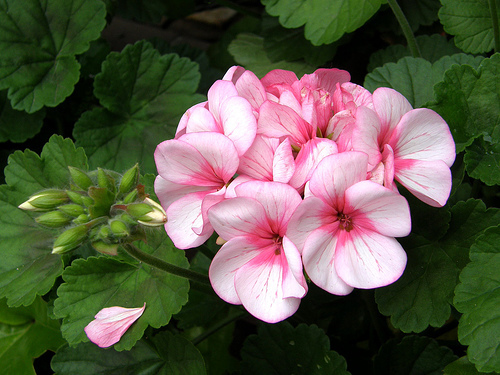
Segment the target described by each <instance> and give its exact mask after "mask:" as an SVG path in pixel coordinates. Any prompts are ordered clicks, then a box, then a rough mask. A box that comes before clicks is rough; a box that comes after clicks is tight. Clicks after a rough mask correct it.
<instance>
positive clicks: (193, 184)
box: [155, 132, 239, 249]
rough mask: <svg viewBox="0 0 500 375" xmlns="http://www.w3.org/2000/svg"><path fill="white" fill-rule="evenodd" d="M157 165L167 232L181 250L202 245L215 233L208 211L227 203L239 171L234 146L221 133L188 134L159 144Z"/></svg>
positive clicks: (157, 183)
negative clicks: (214, 206)
mask: <svg viewBox="0 0 500 375" xmlns="http://www.w3.org/2000/svg"><path fill="white" fill-rule="evenodd" d="M155 162H156V167H157V169H158V176H157V178H156V180H155V192H156V195H157V196H158V199H159V200H160V203H161V205H162V206H163V208H165V211H166V213H167V220H168V221H167V223H166V224H165V230H166V231H167V233H168V235H169V236H170V238H171V239H172V241H173V242H174V244H175V246H176V247H177V248H179V249H188V248H191V247H196V246H199V245H201V244H202V243H204V242H205V241H206V240H207V239H208V238H209V237H210V235H211V234H212V233H213V228H212V226H211V225H210V222H209V221H208V218H207V212H208V209H209V208H210V207H211V206H213V205H214V204H216V203H218V202H220V201H222V200H224V195H225V192H226V184H228V183H229V182H230V180H231V179H232V178H233V176H234V174H235V173H236V171H237V169H238V165H239V157H238V152H237V150H236V147H235V146H234V143H233V142H232V141H231V140H230V139H229V138H228V137H226V136H225V135H223V134H220V133H213V132H200V133H189V134H185V135H183V136H181V137H180V138H179V139H172V140H168V141H165V142H162V143H160V144H159V145H158V147H157V148H156V151H155Z"/></svg>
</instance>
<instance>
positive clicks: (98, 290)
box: [54, 230, 189, 350]
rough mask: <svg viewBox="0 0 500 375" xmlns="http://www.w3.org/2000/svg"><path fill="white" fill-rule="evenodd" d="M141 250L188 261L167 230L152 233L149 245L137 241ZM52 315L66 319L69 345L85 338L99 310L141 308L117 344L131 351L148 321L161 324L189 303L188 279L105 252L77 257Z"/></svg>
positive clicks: (170, 260)
mask: <svg viewBox="0 0 500 375" xmlns="http://www.w3.org/2000/svg"><path fill="white" fill-rule="evenodd" d="M138 247H139V248H141V250H142V251H145V252H147V253H149V254H152V255H154V256H156V257H158V258H160V259H163V260H164V261H166V262H168V263H171V264H174V265H176V266H179V267H184V268H187V267H188V266H189V263H188V261H187V259H186V257H185V255H184V251H182V250H178V249H176V248H174V246H173V245H172V242H171V241H170V239H169V238H168V237H167V235H166V233H164V231H163V230H161V231H160V230H156V231H154V232H152V233H150V234H149V235H148V245H146V244H144V243H139V244H138ZM63 279H64V281H65V282H64V283H63V284H62V285H61V286H60V287H59V289H58V291H57V294H58V296H59V298H57V299H56V301H55V303H54V314H55V315H56V316H57V317H59V318H64V320H63V324H62V326H61V331H62V333H63V336H64V337H65V338H66V340H67V341H68V342H69V343H70V345H74V344H77V343H79V342H82V341H86V340H87V337H86V336H85V333H84V330H83V329H84V328H85V326H86V325H87V324H88V323H90V322H91V321H92V320H93V319H94V316H95V315H96V314H97V312H99V311H100V310H101V309H103V308H105V307H112V306H122V307H141V306H142V305H143V304H144V302H146V309H145V310H144V313H143V314H142V316H141V317H140V318H139V319H138V320H137V321H136V322H135V323H134V324H133V325H132V326H131V327H130V328H129V330H128V331H127V332H126V333H125V334H124V335H123V337H122V338H121V340H120V341H119V342H118V343H117V344H116V345H115V349H117V350H124V349H125V350H129V349H130V348H132V347H133V346H134V344H135V343H136V342H137V340H139V339H140V338H141V337H142V335H143V333H144V330H145V329H146V328H147V327H148V325H150V326H152V327H154V328H160V327H162V326H164V325H166V324H167V323H168V322H169V321H170V318H171V316H172V315H173V314H176V313H178V312H179V311H180V309H181V307H182V306H183V305H184V304H185V303H186V302H187V299H188V291H189V281H188V280H187V279H184V278H181V277H179V276H174V275H171V274H169V273H167V272H164V271H161V270H158V269H156V268H152V267H151V266H149V265H147V264H144V263H140V262H137V263H132V264H130V263H123V262H121V261H119V260H116V259H113V258H107V257H99V258H95V257H90V258H87V259H85V260H84V259H77V260H75V261H74V262H73V263H72V264H71V266H70V267H68V268H66V269H65V270H64V273H63Z"/></svg>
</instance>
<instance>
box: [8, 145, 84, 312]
mask: <svg viewBox="0 0 500 375" xmlns="http://www.w3.org/2000/svg"><path fill="white" fill-rule="evenodd" d="M68 165H73V166H76V167H78V168H81V169H86V168H87V160H86V157H85V153H84V152H83V150H82V149H75V146H74V145H73V142H72V141H71V140H69V139H63V138H62V137H60V136H52V137H51V138H50V141H49V142H48V143H47V144H46V145H45V146H44V148H43V151H42V154H41V156H38V155H37V154H35V153H34V152H32V151H30V150H26V151H25V152H21V151H16V152H15V153H14V154H12V155H11V156H10V158H9V165H8V166H7V167H6V168H5V179H6V182H7V184H8V185H2V186H0V251H1V252H2V254H3V258H2V262H0V297H7V300H8V304H9V305H10V306H20V305H30V304H31V303H32V302H33V300H34V299H35V296H36V295H37V294H38V295H43V294H45V293H47V292H48V291H49V290H50V288H52V286H53V285H54V282H55V279H56V277H58V276H59V275H60V274H61V272H62V260H61V257H60V256H59V255H54V254H52V253H51V251H52V244H53V241H54V236H55V235H56V232H54V231H53V230H48V229H45V228H42V227H39V226H37V225H36V223H35V221H34V220H33V217H32V216H31V214H30V213H28V212H26V211H22V210H20V209H19V208H18V207H17V206H18V205H19V204H21V203H22V202H24V201H26V200H27V199H28V197H29V196H30V195H32V194H33V193H35V192H37V191H40V190H43V189H47V188H54V187H59V188H64V187H65V186H68V185H69V171H68Z"/></svg>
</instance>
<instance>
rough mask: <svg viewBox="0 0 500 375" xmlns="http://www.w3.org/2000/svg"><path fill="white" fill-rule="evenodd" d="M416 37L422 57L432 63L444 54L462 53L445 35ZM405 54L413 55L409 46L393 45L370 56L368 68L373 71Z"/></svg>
mask: <svg viewBox="0 0 500 375" xmlns="http://www.w3.org/2000/svg"><path fill="white" fill-rule="evenodd" d="M416 39H417V44H418V47H419V49H420V53H421V55H422V58H423V59H425V60H427V61H429V62H431V63H434V62H436V61H437V60H439V59H440V58H441V57H443V56H448V55H454V54H456V53H460V50H459V49H458V48H457V47H455V44H454V43H453V40H448V39H446V37H445V36H442V35H439V34H433V35H419V36H417V38H416ZM405 56H411V52H410V50H409V49H408V47H406V46H403V45H401V44H394V45H391V46H389V47H387V48H385V49H382V50H378V51H377V52H375V53H373V54H372V55H371V56H370V62H369V63H368V67H367V70H368V71H369V72H371V71H372V70H373V69H375V68H376V67H379V66H382V65H384V64H385V63H388V62H394V63H395V62H397V61H398V60H399V59H401V58H403V57H405Z"/></svg>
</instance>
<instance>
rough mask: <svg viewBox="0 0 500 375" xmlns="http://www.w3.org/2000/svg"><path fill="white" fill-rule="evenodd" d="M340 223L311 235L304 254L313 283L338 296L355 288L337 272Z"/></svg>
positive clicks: (306, 267)
mask: <svg viewBox="0 0 500 375" xmlns="http://www.w3.org/2000/svg"><path fill="white" fill-rule="evenodd" d="M337 232H338V222H337V223H333V224H330V225H327V226H324V227H321V228H319V229H317V230H315V231H313V232H311V234H310V235H309V237H308V238H307V241H306V243H305V246H304V251H303V252H302V260H303V262H304V269H305V271H306V273H307V275H308V276H309V278H310V279H311V281H312V282H313V283H314V284H316V285H317V286H319V287H320V288H321V289H324V290H326V291H327V292H330V293H332V294H336V295H346V294H349V293H351V292H352V290H353V287H352V286H350V285H348V284H346V283H345V282H344V281H343V280H342V279H341V278H340V277H339V275H338V274H337V271H336V267H335V266H336V259H335V258H336V251H335V248H336V246H337Z"/></svg>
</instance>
